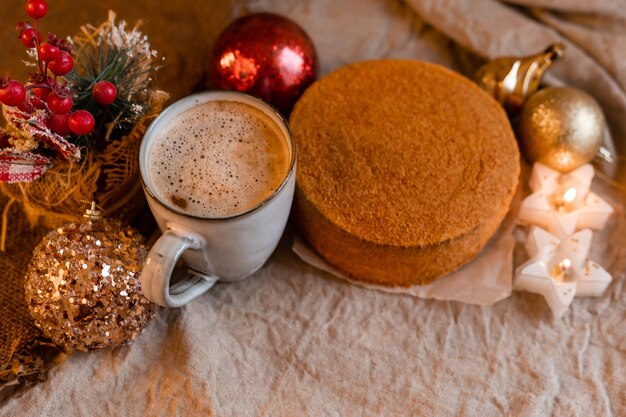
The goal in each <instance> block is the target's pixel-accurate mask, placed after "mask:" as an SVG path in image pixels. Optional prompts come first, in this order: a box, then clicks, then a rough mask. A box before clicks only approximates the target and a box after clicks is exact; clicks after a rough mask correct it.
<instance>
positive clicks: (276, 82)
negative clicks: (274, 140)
mask: <svg viewBox="0 0 626 417" xmlns="http://www.w3.org/2000/svg"><path fill="white" fill-rule="evenodd" d="M316 74H317V53H316V51H315V46H314V45H313V42H312V41H311V38H309V36H308V35H307V34H306V32H304V30H303V29H302V28H301V27H300V26H298V25H297V24H296V23H294V22H293V21H291V20H289V19H287V18H286V17H283V16H279V15H276V14H271V13H257V14H252V15H248V16H244V17H242V18H240V19H237V20H236V21H234V22H233V23H232V24H231V25H230V26H228V27H227V28H226V30H224V32H222V34H221V35H220V36H219V37H218V39H217V41H216V43H215V47H214V49H213V52H212V55H211V60H210V68H209V82H210V84H211V86H212V87H213V88H218V89H225V90H237V91H242V92H245V93H248V94H251V95H253V96H256V97H259V98H261V99H263V100H265V101H267V102H269V103H271V104H273V105H274V106H275V107H276V108H277V109H278V110H280V111H281V112H283V113H284V114H289V112H290V111H291V108H292V107H293V105H294V104H295V102H296V101H297V100H298V98H299V97H300V96H301V95H302V93H303V92H304V90H305V89H306V88H307V87H308V86H309V85H311V84H312V83H313V81H315V78H316Z"/></svg>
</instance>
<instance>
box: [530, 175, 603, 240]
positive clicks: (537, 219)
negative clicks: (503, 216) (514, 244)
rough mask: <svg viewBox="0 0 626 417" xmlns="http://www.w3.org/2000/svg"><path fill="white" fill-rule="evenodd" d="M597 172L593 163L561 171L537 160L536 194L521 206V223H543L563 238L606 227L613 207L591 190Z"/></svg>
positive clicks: (532, 185) (533, 185)
mask: <svg viewBox="0 0 626 417" xmlns="http://www.w3.org/2000/svg"><path fill="white" fill-rule="evenodd" d="M594 175H595V171H594V169H593V167H592V166H591V165H590V164H586V165H583V166H581V167H580V168H577V169H575V170H574V171H572V172H570V173H567V174H561V173H560V172H558V171H555V170H553V169H551V168H549V167H547V166H545V165H543V164H541V163H535V165H533V172H532V175H531V179H530V189H531V190H532V194H530V195H529V196H528V197H526V198H525V199H524V201H523V202H522V204H521V206H520V213H519V221H520V223H522V224H530V225H533V224H534V225H538V226H541V227H543V228H544V229H546V230H547V231H549V232H550V233H552V234H554V235H556V236H557V237H559V238H565V237H566V236H569V235H571V234H572V233H574V232H575V231H577V230H582V229H593V230H600V229H602V228H604V226H605V225H606V221H607V220H608V218H609V216H610V215H611V213H613V207H611V205H609V204H608V203H607V202H606V201H604V200H602V199H601V198H600V197H599V196H598V195H596V194H595V193H593V192H591V191H589V188H590V186H591V181H592V180H593V176H594Z"/></svg>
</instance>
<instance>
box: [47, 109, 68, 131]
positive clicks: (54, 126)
mask: <svg viewBox="0 0 626 417" xmlns="http://www.w3.org/2000/svg"><path fill="white" fill-rule="evenodd" d="M69 120H70V114H69V113H65V114H53V115H51V116H50V117H48V121H47V125H48V128H49V129H50V130H51V131H52V132H53V133H56V134H57V135H61V136H67V135H69V134H70V133H71V132H70V126H69V124H68V122H69Z"/></svg>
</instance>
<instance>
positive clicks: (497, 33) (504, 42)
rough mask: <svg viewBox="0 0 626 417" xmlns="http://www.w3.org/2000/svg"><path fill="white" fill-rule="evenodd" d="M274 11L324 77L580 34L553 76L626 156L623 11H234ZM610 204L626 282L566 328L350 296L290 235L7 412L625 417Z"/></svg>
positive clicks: (306, 7)
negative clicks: (574, 91)
mask: <svg viewBox="0 0 626 417" xmlns="http://www.w3.org/2000/svg"><path fill="white" fill-rule="evenodd" d="M261 10H270V11H275V12H278V13H282V14H285V15H287V16H290V17H291V18H293V19H294V20H296V21H298V22H299V23H300V24H302V25H303V26H304V28H305V29H306V30H307V31H308V32H309V33H310V35H311V36H312V38H313V39H314V41H315V43H316V44H317V47H318V51H319V55H320V60H321V71H322V73H323V74H324V73H327V72H328V71H331V70H333V69H335V68H337V67H339V66H341V65H344V64H346V63H349V62H352V61H357V60H363V59H370V58H381V57H404V58H415V59H422V60H428V61H433V62H436V63H440V64H443V65H446V66H449V67H451V68H454V69H457V70H462V71H468V70H469V69H470V68H471V67H473V66H474V65H475V64H476V63H477V62H478V60H477V58H489V57H495V56H498V55H519V54H527V53H534V52H537V51H539V50H541V49H543V48H544V47H545V46H546V45H548V44H549V43H551V42H553V41H555V40H557V39H565V40H566V42H567V47H568V50H567V53H566V57H565V59H563V60H562V61H561V62H559V63H558V64H557V65H556V66H555V67H554V69H553V71H552V73H551V74H552V78H553V79H555V80H557V81H560V82H563V83H567V84H571V85H574V86H577V87H580V88H584V89H585V90H587V91H589V92H590V93H591V94H593V95H594V96H595V97H596V98H597V99H598V100H599V101H600V102H601V103H602V105H603V107H604V109H605V111H606V114H607V117H608V120H609V121H610V123H611V129H612V133H613V137H614V139H615V141H616V145H617V147H618V149H621V152H622V153H624V151H625V147H626V93H625V90H626V72H625V71H624V70H625V66H626V42H625V41H626V29H625V26H626V3H625V2H624V1H622V0H595V1H592V0H576V1H573V0H572V1H568V0H517V1H511V2H506V3H505V2H498V1H495V0H471V1H470V0H467V1H461V0H457V1H452V0H447V1H446V0H432V1H427V0H408V1H407V2H406V3H402V2H399V1H393V0H388V1H383V0H344V1H334V0H311V1H298V0H282V1H280V0H275V1H270V0H258V1H248V2H245V3H244V2H240V3H238V4H236V5H235V7H234V8H233V16H235V15H238V14H240V13H242V12H244V11H261ZM199 35H200V34H199ZM468 51H469V52H468ZM170 65H175V63H174V64H172V63H170ZM181 65H182V63H181ZM622 174H623V172H622ZM622 178H623V177H622ZM603 195H605V196H607V198H609V199H610V201H611V202H612V203H613V204H614V205H615V206H616V215H615V217H614V219H613V221H612V223H611V227H610V229H609V230H607V231H606V233H605V234H603V235H602V236H601V238H604V239H606V240H605V244H602V243H601V242H600V243H599V244H598V245H596V252H597V251H598V250H607V251H609V252H607V253H604V254H602V255H605V262H604V265H603V266H604V267H605V268H606V269H607V270H609V271H610V272H611V273H612V274H613V276H614V282H613V283H612V284H611V285H610V287H609V288H608V290H607V292H606V293H605V295H603V296H602V297H600V298H597V299H575V301H574V303H573V305H572V307H571V309H570V311H569V312H568V313H567V314H566V315H565V317H564V318H563V319H562V320H559V321H555V320H553V319H552V316H551V313H550V311H549V309H548V307H547V305H546V304H545V302H544V300H543V299H542V298H541V297H540V296H537V295H532V294H526V293H517V292H515V293H513V295H512V296H511V297H510V298H508V299H506V300H503V301H501V302H499V303H497V304H495V305H493V306H489V307H481V306H474V305H471V306H470V305H464V304H460V303H456V302H442V301H433V300H422V299H417V298H413V297H411V296H405V295H393V294H387V293H383V292H378V291H373V290H367V289H364V288H361V287H358V286H354V285H349V284H347V283H345V282H342V281H338V280H336V279H333V278H331V277H330V276H329V275H328V274H326V273H323V272H320V271H319V270H316V269H314V268H313V267H310V266H308V265H306V264H304V263H303V262H302V261H301V260H299V259H298V258H297V257H296V255H294V254H293V253H292V252H291V251H290V243H291V242H290V233H291V231H290V230H288V232H287V233H286V236H285V239H283V242H282V243H281V245H280V247H279V249H278V250H277V251H276V253H275V254H274V255H273V257H272V258H271V259H270V261H269V262H268V264H267V265H266V266H265V267H264V268H262V270H260V271H259V272H258V273H256V274H255V275H254V276H253V277H252V278H250V279H248V280H246V281H244V282H240V283H235V284H229V285H217V286H216V287H215V288H214V289H213V290H211V291H210V292H209V293H207V294H205V295H204V296H202V297H201V298H200V299H198V300H196V301H194V302H192V303H191V304H189V305H187V306H185V307H183V308H180V309H177V310H166V309H162V310H161V311H160V312H159V314H158V317H157V319H156V320H155V322H154V323H153V324H152V325H151V326H150V327H149V328H148V329H147V331H146V332H145V333H144V334H143V335H142V336H141V337H139V338H138V339H137V340H136V342H135V343H134V344H133V345H132V346H131V347H129V348H122V349H117V350H113V351H100V352H92V353H88V354H84V353H76V354H74V355H72V356H71V357H69V358H68V360H67V361H66V362H65V363H63V364H62V365H60V366H57V367H55V368H53V369H52V370H51V372H50V375H49V379H48V381H47V382H45V383H41V384H39V385H36V386H35V387H34V388H32V389H29V390H26V391H23V392H21V393H19V394H18V395H16V396H14V397H12V398H11V399H9V400H8V401H7V402H5V403H4V404H2V405H0V415H1V416H73V415H76V416H96V415H116V416H118V415H119V416H143V415H147V416H169V415H174V416H191V415H214V416H316V417H317V416H333V417H340V416H341V417H347V416H395V417H400V416H502V415H513V416H549V415H555V416H581V417H582V416H585V417H586V416H623V415H625V414H626V324H625V320H624V319H625V318H626V297H625V295H626V294H625V290H624V277H625V271H626V247H625V242H624V241H625V240H626V220H625V218H624V217H625V216H624V211H623V209H622V208H621V207H623V205H624V204H625V203H626V196H625V194H624V193H620V192H617V191H615V190H613V191H612V192H611V191H607V192H605V193H604V194H603ZM607 242H610V244H606V243H607Z"/></svg>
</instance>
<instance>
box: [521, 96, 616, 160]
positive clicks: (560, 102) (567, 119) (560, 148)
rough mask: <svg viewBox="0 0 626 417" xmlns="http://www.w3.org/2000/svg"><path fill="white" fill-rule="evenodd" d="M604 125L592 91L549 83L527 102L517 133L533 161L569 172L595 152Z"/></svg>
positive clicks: (526, 154)
mask: <svg viewBox="0 0 626 417" xmlns="http://www.w3.org/2000/svg"><path fill="white" fill-rule="evenodd" d="M605 127H606V122H605V120H604V114H603V113H602V109H601V108H600V105H599V104H598V103H597V102H596V101H595V100H594V99H593V98H592V97H591V96H590V95H588V94H587V93H585V92H583V91H581V90H577V89H575V88H569V87H549V88H545V89H543V90H539V91H538V92H537V93H535V94H533V95H532V96H531V97H530V98H529V99H528V101H527V102H526V104H524V107H523V108H522V113H521V115H520V120H519V126H518V131H519V132H518V133H519V139H520V145H521V148H522V153H523V154H524V156H525V157H526V158H527V159H528V160H529V161H530V162H541V163H543V164H545V165H548V166H549V167H551V168H554V169H556V170H559V171H561V172H569V171H571V170H573V169H576V168H578V167H579V166H581V165H584V164H586V163H587V162H589V161H591V160H592V159H593V158H594V157H595V156H596V154H597V153H598V150H599V149H600V146H601V145H602V139H603V136H604V130H605Z"/></svg>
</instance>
